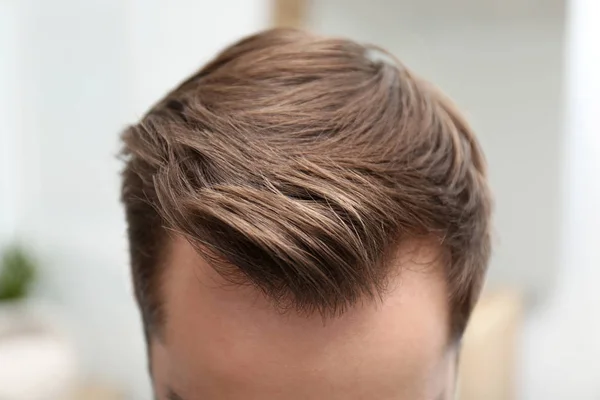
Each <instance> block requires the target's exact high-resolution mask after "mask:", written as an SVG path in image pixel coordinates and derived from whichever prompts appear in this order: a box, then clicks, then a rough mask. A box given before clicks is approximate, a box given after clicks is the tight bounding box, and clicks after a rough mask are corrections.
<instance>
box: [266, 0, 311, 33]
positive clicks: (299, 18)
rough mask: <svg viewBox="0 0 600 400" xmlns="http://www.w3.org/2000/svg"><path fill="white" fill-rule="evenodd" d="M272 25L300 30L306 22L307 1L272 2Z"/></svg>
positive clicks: (282, 0) (281, 0)
mask: <svg viewBox="0 0 600 400" xmlns="http://www.w3.org/2000/svg"><path fill="white" fill-rule="evenodd" d="M272 1H273V24H274V25H275V26H284V27H292V28H300V27H302V26H303V25H304V22H305V20H306V12H307V10H308V3H309V0H272Z"/></svg>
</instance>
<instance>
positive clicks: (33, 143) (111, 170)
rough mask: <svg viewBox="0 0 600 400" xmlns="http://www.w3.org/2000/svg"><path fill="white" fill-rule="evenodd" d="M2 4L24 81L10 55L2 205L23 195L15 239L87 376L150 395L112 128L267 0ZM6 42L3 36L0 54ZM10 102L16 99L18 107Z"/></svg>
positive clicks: (259, 19) (2, 105)
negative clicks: (27, 251)
mask: <svg viewBox="0 0 600 400" xmlns="http://www.w3.org/2000/svg"><path fill="white" fill-rule="evenodd" d="M5 3H6V2H2V3H1V5H2V7H3V8H4V7H6V5H5ZM8 3H9V4H10V7H11V10H13V11H14V12H13V13H12V14H5V15H3V16H2V18H7V19H8V20H9V22H10V23H9V24H8V25H3V24H0V25H1V30H2V33H4V32H3V31H4V30H6V29H9V28H10V27H11V26H12V27H14V28H15V29H13V31H16V41H15V43H16V46H17V49H18V51H14V52H13V53H14V55H15V56H16V63H17V68H16V70H18V73H19V74H18V75H19V77H18V80H16V81H12V79H13V78H12V75H11V71H10V70H9V71H8V72H7V71H6V68H9V69H10V64H6V63H4V61H5V60H4V59H3V60H2V61H3V62H2V63H1V64H0V82H1V83H2V84H3V85H6V84H8V85H9V86H10V88H9V91H8V92H5V93H2V94H1V95H0V109H1V112H2V113H3V115H4V114H7V115H8V116H9V117H11V118H9V119H7V120H6V121H8V122H5V119H4V118H3V119H2V127H3V128H4V125H7V127H8V129H7V130H6V131H4V134H3V136H2V142H1V143H2V145H3V147H2V151H3V152H8V153H9V154H14V155H15V157H14V160H13V161H10V163H11V164H15V165H16V166H15V168H14V169H13V171H14V172H15V173H13V174H8V175H7V177H5V176H4V175H3V178H2V180H0V183H1V184H2V185H3V186H2V188H3V191H4V190H8V191H9V192H10V193H12V194H13V195H14V196H9V197H6V196H4V195H3V196H2V203H1V204H2V205H4V204H5V203H6V202H7V201H8V200H10V199H11V198H14V199H18V201H16V203H17V204H15V206H14V207H12V208H13V209H14V210H15V212H11V213H10V214H9V213H3V214H0V217H2V221H3V222H4V220H5V219H9V218H10V219H11V220H14V221H18V223H17V222H14V223H11V225H13V226H14V228H15V230H16V231H17V234H18V236H19V237H20V238H21V239H22V240H24V241H27V242H28V243H29V244H30V245H32V246H33V247H34V248H35V249H36V250H37V252H38V255H39V256H40V259H41V260H42V263H43V269H42V282H41V287H40V293H39V295H40V296H41V297H44V298H46V299H49V300H51V301H53V302H54V303H55V304H58V305H61V306H62V308H61V312H63V313H64V314H65V317H66V318H67V320H68V321H70V325H71V329H72V331H73V333H74V337H75V340H76V345H77V349H78V352H79V354H80V355H81V363H82V368H81V371H82V376H83V377H84V378H85V377H87V378H90V379H99V380H101V381H106V382H110V383H113V384H116V385H118V386H120V387H122V388H123V389H124V390H125V391H126V392H127V393H128V398H132V399H140V400H141V399H144V400H145V399H148V398H150V397H151V396H150V393H149V391H148V381H147V376H146V375H147V370H146V364H145V350H144V344H143V339H142V332H141V327H140V323H139V317H138V314H137V310H136V309H135V306H134V304H133V300H132V297H131V290H130V279H129V271H128V265H127V264H128V260H127V253H126V247H127V246H126V240H125V225H124V222H123V215H122V211H121V207H120V205H119V201H118V199H119V169H120V165H119V163H118V161H117V160H116V154H117V152H118V149H119V144H118V135H119V132H120V131H121V130H122V129H123V128H124V127H125V126H126V125H127V124H128V123H133V122H135V120H136V118H138V117H139V116H141V114H142V113H143V111H144V110H145V109H146V108H147V107H148V106H149V105H150V104H152V103H153V102H154V101H156V100H158V98H159V96H161V95H163V94H164V93H165V92H166V91H167V90H168V89H170V88H171V87H172V86H174V85H175V84H176V83H177V82H178V81H180V80H182V79H183V78H184V77H185V75H186V74H188V73H190V72H191V71H193V70H195V69H197V68H199V67H200V66H201V64H202V63H204V62H205V61H207V60H208V59H209V58H210V57H211V56H213V55H214V52H215V51H216V50H217V49H218V48H220V47H222V46H223V45H225V44H227V43H229V42H231V41H232V40H234V39H237V38H239V37H241V36H242V35H245V34H248V33H250V32H253V31H255V30H257V29H261V28H264V27H265V26H266V25H267V21H268V2H267V1H266V0H252V1H250V0H227V1H219V2H215V1H208V0H205V1H192V0H178V1H166V0H130V1H123V0H86V1H79V0H54V1H51V2H49V1H45V0H19V1H17V0H11V1H9V2H8ZM0 21H1V20H0ZM7 27H8V28H7ZM14 36H15V35H13V37H14ZM2 39H4V37H2ZM12 45H13V42H11V43H8V44H6V43H5V41H4V40H0V46H2V47H1V48H0V49H2V50H4V49H5V48H7V46H8V47H10V46H12ZM4 87H5V86H3V87H2V88H4ZM17 95H19V96H17ZM13 96H15V97H14V98H16V97H20V98H21V99H22V101H21V102H20V103H19V104H18V106H13V107H12V108H11V107H10V105H11V102H12V99H13ZM13 112H15V114H14V115H11V114H12V113H13ZM6 132H10V133H8V134H6ZM4 135H6V136H4ZM5 143H8V147H4V144H5ZM2 162H3V163H7V162H8V161H6V159H3V160H2ZM2 171H3V172H5V171H7V169H5V168H4V165H2ZM5 186H6V188H7V189H5V188H4V187H5ZM5 198H6V199H8V200H5ZM13 203H15V202H13ZM7 226H8V225H7Z"/></svg>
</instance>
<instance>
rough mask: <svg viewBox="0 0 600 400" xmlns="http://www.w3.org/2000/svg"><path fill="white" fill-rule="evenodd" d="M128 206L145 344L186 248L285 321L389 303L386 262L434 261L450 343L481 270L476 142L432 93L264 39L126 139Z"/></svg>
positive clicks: (364, 59) (317, 40)
mask: <svg viewBox="0 0 600 400" xmlns="http://www.w3.org/2000/svg"><path fill="white" fill-rule="evenodd" d="M123 143H124V147H123V155H124V160H125V168H124V172H123V186H122V200H123V203H124V204H125V210H126V216H127V222H128V235H129V241H130V252H131V265H132V272H133V279H134V286H135V293H136V297H137V301H138V303H139V305H140V308H141V310H142V315H143V320H144V324H145V326H146V330H147V334H149V332H155V331H156V330H159V329H160V326H161V324H162V323H163V321H164V318H165V315H164V310H163V307H162V303H163V299H162V298H161V293H160V286H161V285H160V282H161V276H162V274H163V272H164V268H165V267H164V263H163V262H162V260H164V258H165V253H166V251H167V248H168V244H169V241H170V240H171V237H172V236H173V235H181V236H183V237H184V238H185V239H186V240H188V241H189V242H190V243H191V244H193V245H194V246H195V248H196V249H197V251H198V252H199V253H200V254H201V255H202V256H203V257H206V259H207V260H209V262H210V264H211V266H212V267H213V268H215V269H216V270H217V271H218V272H219V274H221V275H223V276H224V277H227V279H228V280H230V281H231V282H234V283H238V284H251V285H253V286H255V287H256V288H257V289H259V290H260V291H261V292H263V293H264V294H265V296H267V298H269V299H270V300H272V302H273V304H275V305H276V306H277V307H278V308H281V309H282V310H288V309H294V310H297V311H298V312H301V313H320V314H322V315H323V316H324V317H334V316H336V315H340V314H341V313H343V312H344V311H346V310H347V309H348V308H349V307H352V306H353V305H355V304H356V303H357V302H359V301H363V300H365V299H376V298H378V297H380V296H382V295H385V288H386V280H387V278H388V277H389V276H390V274H391V273H392V269H393V264H394V263H393V262H392V261H393V260H392V259H393V257H394V256H395V254H396V252H395V250H396V249H397V248H398V246H399V244H400V243H402V242H403V241H408V240H413V239H415V238H416V239H427V240H432V241H434V242H435V243H436V244H437V245H439V247H440V249H442V253H443V268H444V275H445V277H446V279H447V285H448V302H449V304H450V309H451V319H450V320H451V321H452V322H451V325H452V326H451V331H452V333H453V335H455V336H456V337H460V335H461V333H462V332H463V330H464V328H465V325H466V323H467V320H468V318H469V314H470V312H471V310H472V308H473V305H474V303H475V301H476V300H477V297H478V296H479V292H480V290H481V286H482V282H483V279H484V276H485V272H486V267H487V264H488V259H489V255H490V210H491V196H490V193H489V189H488V186H487V182H486V167H485V161H484V158H483V155H482V152H481V150H480V148H479V145H478V143H477V140H476V138H475V136H474V133H473V132H472V130H471V129H470V127H469V126H468V124H467V123H466V122H465V120H464V119H463V117H462V116H461V115H460V114H459V112H458V111H457V110H456V108H455V107H454V105H453V104H452V102H451V101H449V100H448V98H446V97H445V96H444V95H443V94H442V93H441V92H440V91H439V90H438V89H437V88H435V87H434V86H432V85H431V84H429V83H428V82H427V81H425V80H423V79H421V78H419V77H418V76H416V75H415V74H414V73H413V72H411V71H410V70H409V69H408V68H407V67H405V66H404V65H402V64H401V63H400V62H399V61H397V60H396V59H395V58H394V57H392V56H390V55H388V54H384V53H383V51H382V50H380V49H378V48H375V47H373V46H369V45H361V44H358V43H355V42H353V41H350V40H346V39H337V38H328V37H322V36H318V35H313V34H310V33H307V32H303V31H299V30H289V29H274V30H268V31H265V32H261V33H259V34H256V35H254V36H251V37H248V38H245V39H243V40H241V41H240V42H238V43H236V44H234V45H232V46H230V47H229V48H227V49H226V50H224V51H223V52H222V53H221V54H219V55H218V56H217V57H216V58H215V59H214V60H212V61H211V62H209V63H208V64H207V65H206V66H204V67H203V68H202V69H201V70H200V71H198V72H197V73H196V74H194V75H193V76H191V77H190V78H189V79H187V80H186V81H184V82H183V83H181V84H180V85H179V86H178V87H177V88H175V89H174V90H173V91H171V92H170V93H169V94H168V95H167V96H166V97H165V98H164V99H162V100H161V101H160V102H159V103H158V104H156V105H155V106H154V107H153V108H152V109H151V110H150V111H149V112H148V113H147V114H146V115H145V116H144V117H143V118H142V119H141V121H139V123H137V124H135V125H133V126H131V127H129V128H128V129H127V130H126V131H125V132H124V134H123Z"/></svg>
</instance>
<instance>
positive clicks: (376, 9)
mask: <svg viewBox="0 0 600 400" xmlns="http://www.w3.org/2000/svg"><path fill="white" fill-rule="evenodd" d="M274 25H285V26H296V27H306V28H309V29H311V30H314V31H316V32H320V33H324V34H330V35H342V36H347V37H350V38H352V39H356V40H358V41H361V42H370V43H375V44H378V45H381V46H382V47H385V48H387V49H388V50H390V51H391V52H393V53H394V54H395V55H397V56H398V57H399V58H400V59H401V60H402V61H403V62H404V63H405V64H407V65H408V66H409V67H410V68H412V69H414V70H416V71H417V72H418V73H419V74H420V75H422V76H424V77H426V78H428V79H430V80H432V81H433V82H435V83H436V84H437V85H439V86H440V87H441V88H442V89H443V90H444V91H446V92H447V93H448V94H449V95H450V96H451V97H452V98H453V99H454V100H455V101H456V102H457V103H458V105H459V107H460V108H461V109H463V110H464V111H465V113H466V114H467V116H468V118H469V120H470V121H471V122H472V124H473V126H474V127H475V129H476V131H477V133H478V134H479V137H480V140H481V142H482V144H483V147H484V150H485V152H486V154H487V158H488V162H489V167H490V176H491V177H490V179H491V183H492V186H493V189H494V191H495V195H496V215H495V228H496V232H495V253H494V257H493V260H492V266H491V272H490V277H489V282H488V285H487V288H486V292H485V294H484V296H483V299H482V302H481V304H480V306H479V308H478V310H477V312H476V314H475V316H474V319H473V322H472V324H471V326H470V328H469V331H468V333H467V336H466V338H465V348H464V353H463V365H462V372H461V378H460V379H461V388H460V398H461V399H462V400H471V399H473V400H475V399H476V400H494V399H498V400H509V399H523V400H548V399H561V400H562V399H578V400H581V399H590V400H592V399H596V400H597V399H600V290H598V285H599V284H600V234H599V233H598V229H599V228H600V212H599V211H598V209H597V207H598V206H599V205H600V46H599V45H598V44H597V42H596V41H597V40H598V38H600V1H598V0H453V1H447V0H369V1H367V0H318V1H316V0H313V1H311V0H280V1H275V0H271V1H269V0H219V1H209V0H171V1H166V0H54V1H49V0H0V255H1V256H2V257H1V258H2V264H1V266H0V268H1V269H0V399H2V400H38V399H39V400H54V399H61V400H62V399H73V400H79V399H81V400H83V399H97V400H109V399H111V400H112V399H115V400H116V399H134V400H145V399H150V398H151V395H150V391H149V382H148V378H147V368H146V360H145V348H144V340H143V335H142V330H141V324H140V320H139V317H138V314H137V311H136V309H135V305H134V302H133V299H132V293H131V292H132V291H131V284H130V277H129V270H128V258H127V243H126V238H125V225H124V221H123V213H122V210H121V207H120V204H119V170H120V165H119V162H118V161H117V159H116V154H117V153H118V150H119V144H118V135H119V133H120V131H121V130H122V129H123V128H124V127H125V126H126V125H127V124H129V123H133V122H135V121H136V120H137V119H138V118H139V117H141V115H142V113H143V112H144V111H145V110H146V109H147V108H148V107H149V106H150V105H151V104H152V103H153V102H154V101H156V100H157V99H158V98H159V97H161V96H162V95H163V94H165V92H166V91H167V90H168V89H170V88H172V87H173V86H174V85H175V84H177V83H178V82H179V81H180V80H181V79H182V78H184V77H185V76H187V75H188V74H190V73H191V72H193V71H194V70H196V69H197V68H199V67H200V66H201V65H202V64H203V63H204V62H206V61H207V60H209V59H210V58H211V57H212V56H213V55H214V54H215V53H216V52H217V51H218V50H220V49H221V48H223V47H224V46H226V45H228V44H230V43H231V42H233V41H234V40H236V39H238V38H240V37H241V36H243V35H246V34H249V33H252V32H255V31H257V30H260V29H264V28H267V27H270V26H274Z"/></svg>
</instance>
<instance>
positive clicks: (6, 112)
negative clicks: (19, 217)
mask: <svg viewBox="0 0 600 400" xmlns="http://www.w3.org/2000/svg"><path fill="white" fill-rule="evenodd" d="M16 15H17V10H16V7H15V5H14V4H12V3H10V2H1V3H0V247H1V246H3V245H4V244H5V243H6V242H7V241H9V240H11V238H12V236H13V235H14V230H15V226H16V218H15V214H16V209H17V195H16V191H15V190H14V189H15V187H16V185H17V182H16V179H15V177H16V159H15V154H14V149H15V147H16V145H15V137H14V134H13V132H15V131H17V129H18V121H17V118H15V116H16V115H17V109H18V106H19V100H20V96H19V94H18V91H17V89H16V82H17V76H18V72H17V62H16V58H17V54H18V49H17V36H18V33H17V24H16Z"/></svg>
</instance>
